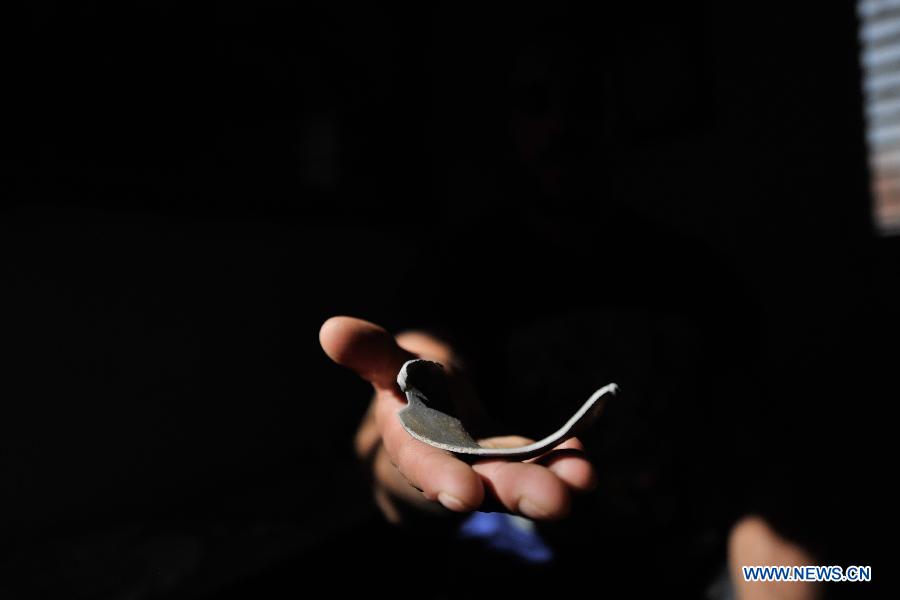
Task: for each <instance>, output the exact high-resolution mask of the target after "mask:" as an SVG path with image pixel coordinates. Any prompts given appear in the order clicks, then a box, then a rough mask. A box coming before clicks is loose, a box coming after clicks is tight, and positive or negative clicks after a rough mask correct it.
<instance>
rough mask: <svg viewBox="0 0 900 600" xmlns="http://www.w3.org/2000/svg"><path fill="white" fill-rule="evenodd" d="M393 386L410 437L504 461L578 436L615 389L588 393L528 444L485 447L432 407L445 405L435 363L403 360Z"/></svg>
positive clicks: (538, 452) (543, 450) (444, 385)
mask: <svg viewBox="0 0 900 600" xmlns="http://www.w3.org/2000/svg"><path fill="white" fill-rule="evenodd" d="M397 383H398V384H399V385H400V390H401V391H403V392H404V393H405V394H406V399H407V400H408V402H409V403H408V404H407V405H406V406H404V407H403V408H401V409H400V410H399V411H398V412H397V416H398V417H399V419H400V423H402V424H403V427H404V428H405V429H406V431H407V432H409V434H410V435H411V436H413V437H414V438H416V439H417V440H420V441H423V442H425V443H426V444H429V445H431V446H434V447H436V448H441V449H442V450H449V451H450V452H453V453H454V454H460V455H472V456H473V457H478V458H504V459H508V460H527V459H529V458H535V457H537V456H540V455H542V454H545V453H547V452H549V451H550V450H552V449H553V448H555V447H556V446H558V445H559V444H561V443H563V442H564V441H566V440H567V439H569V438H570V437H574V436H576V435H578V433H579V432H581V431H584V430H585V429H586V428H587V427H588V426H590V424H591V423H592V422H593V421H594V419H596V417H597V416H598V415H599V414H600V412H601V411H602V410H603V406H604V405H605V404H606V400H607V399H608V398H609V397H610V396H614V395H615V394H616V393H617V392H618V389H619V388H618V386H617V385H616V384H614V383H610V384H609V385H605V386H603V387H602V388H600V389H599V390H597V391H596V392H594V393H593V394H591V397H590V398H588V399H587V401H586V402H585V403H584V404H582V405H581V408H579V409H578V410H577V411H576V412H575V414H574V415H572V417H571V418H570V419H569V420H568V421H566V423H565V425H563V426H562V427H560V428H559V429H558V430H556V431H555V432H554V433H551V434H550V435H548V436H547V437H545V438H543V439H541V440H538V441H536V442H534V443H532V444H528V445H527V446H519V447H517V448H485V447H483V446H480V445H479V444H478V442H476V441H475V440H474V439H472V436H471V435H469V433H468V432H467V431H466V429H465V427H463V424H462V423H461V422H460V420H459V419H457V418H455V417H451V416H450V415H448V414H446V413H444V412H441V411H440V410H437V408H435V407H437V406H441V407H448V406H449V401H448V398H447V395H448V391H447V389H448V388H447V381H446V374H445V373H444V368H443V367H442V366H441V365H440V364H439V363H436V362H431V361H428V360H421V359H416V360H410V361H407V362H406V363H404V365H403V367H401V369H400V373H398V374H397Z"/></svg>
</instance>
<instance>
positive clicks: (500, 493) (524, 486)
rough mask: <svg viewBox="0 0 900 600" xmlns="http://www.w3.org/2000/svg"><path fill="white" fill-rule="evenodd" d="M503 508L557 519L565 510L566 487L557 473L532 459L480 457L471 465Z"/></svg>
mask: <svg viewBox="0 0 900 600" xmlns="http://www.w3.org/2000/svg"><path fill="white" fill-rule="evenodd" d="M472 468H473V469H474V470H475V471H476V472H477V473H478V474H479V475H481V477H482V479H483V481H484V485H485V487H486V488H487V489H488V490H489V491H490V492H491V493H492V494H493V495H495V496H496V497H497V499H498V500H499V501H500V502H501V504H503V506H505V507H506V508H507V510H510V511H513V512H518V513H521V514H523V515H525V516H526V517H530V518H532V519H547V520H552V519H559V518H562V517H564V516H565V515H567V514H568V512H569V507H570V501H571V499H570V498H569V491H568V488H567V487H566V484H564V483H563V482H562V481H561V480H560V479H559V477H557V476H556V475H555V474H553V473H552V472H550V470H549V469H546V468H544V467H542V466H540V465H536V464H533V463H520V462H506V461H500V460H492V461H483V462H479V463H477V464H475V465H474V466H473V467H472Z"/></svg>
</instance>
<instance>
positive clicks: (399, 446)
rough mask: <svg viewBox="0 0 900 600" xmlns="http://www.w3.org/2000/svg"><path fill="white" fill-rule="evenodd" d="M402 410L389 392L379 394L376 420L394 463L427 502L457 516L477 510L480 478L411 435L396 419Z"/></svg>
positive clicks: (456, 460)
mask: <svg viewBox="0 0 900 600" xmlns="http://www.w3.org/2000/svg"><path fill="white" fill-rule="evenodd" d="M401 406H403V402H402V401H401V400H400V399H399V398H398V397H397V396H396V395H395V394H393V393H391V392H388V391H382V392H379V393H378V395H377V397H376V400H375V419H376V422H377V423H378V427H379V428H380V429H381V435H382V439H383V440H384V448H385V451H386V452H387V454H388V456H389V457H390V459H391V462H393V464H395V465H396V466H397V468H398V469H399V471H400V473H401V474H402V475H403V476H404V477H405V478H406V480H407V481H408V482H409V484H410V485H412V486H414V487H416V488H417V489H419V490H421V491H422V493H423V494H424V496H425V497H426V498H427V499H428V500H437V501H438V502H440V503H441V504H443V505H444V506H445V507H447V508H449V509H450V510H454V511H458V512H468V511H472V510H475V509H476V508H478V507H479V506H480V505H481V502H482V501H483V500H484V486H483V485H482V483H481V478H480V477H479V476H478V474H477V473H475V471H473V470H472V467H470V466H469V465H467V464H466V463H464V462H462V461H461V460H459V459H458V458H455V457H454V456H453V455H452V454H450V453H449V452H446V451H444V450H440V449H439V448H435V447H433V446H429V445H428V444H426V443H424V442H420V441H419V440H417V439H415V438H413V437H412V436H411V435H409V433H407V431H406V430H405V429H404V428H403V425H402V424H401V423H400V420H399V419H398V418H397V415H396V412H397V409H398V408H399V407H401Z"/></svg>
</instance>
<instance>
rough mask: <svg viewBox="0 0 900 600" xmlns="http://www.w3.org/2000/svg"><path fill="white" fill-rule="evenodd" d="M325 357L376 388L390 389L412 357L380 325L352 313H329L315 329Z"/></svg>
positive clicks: (413, 356)
mask: <svg viewBox="0 0 900 600" xmlns="http://www.w3.org/2000/svg"><path fill="white" fill-rule="evenodd" d="M319 343H320V344H322V350H324V351H325V354H327V355H328V357H329V358H330V359H331V360H333V361H334V362H336V363H337V364H339V365H342V366H344V367H347V368H348V369H352V370H353V371H355V372H356V373H357V374H358V375H359V376H360V377H362V378H363V379H365V380H366V381H368V382H369V383H371V384H372V385H373V386H375V387H376V388H377V389H382V390H384V389H394V388H395V387H396V385H397V383H396V377H397V372H398V371H399V370H400V367H402V366H403V363H405V362H406V361H408V360H410V359H412V358H415V355H414V354H412V353H410V352H407V351H406V350H404V349H403V348H401V347H400V346H398V345H397V342H396V341H395V340H394V337H393V336H392V335H391V334H389V333H388V332H387V331H385V330H384V328H382V327H379V326H378V325H375V324H374V323H370V322H368V321H363V320H362V319H356V318H353V317H331V318H330V319H328V320H327V321H325V323H324V324H322V328H321V329H320V330H319Z"/></svg>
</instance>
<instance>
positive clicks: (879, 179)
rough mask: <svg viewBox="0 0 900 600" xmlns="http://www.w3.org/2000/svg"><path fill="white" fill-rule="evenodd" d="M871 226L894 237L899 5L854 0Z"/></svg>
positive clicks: (898, 222)
mask: <svg viewBox="0 0 900 600" xmlns="http://www.w3.org/2000/svg"><path fill="white" fill-rule="evenodd" d="M857 8H858V12H859V17H860V25H861V26H860V39H861V43H862V44H861V45H862V66H863V73H864V79H863V88H864V94H865V103H866V107H865V110H866V123H867V132H866V139H867V142H868V146H869V165H870V170H871V173H872V194H873V197H874V201H875V206H874V211H875V224H876V226H877V227H878V229H879V230H880V231H881V232H882V233H884V234H893V235H897V234H900V0H859V1H858V3H857Z"/></svg>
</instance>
